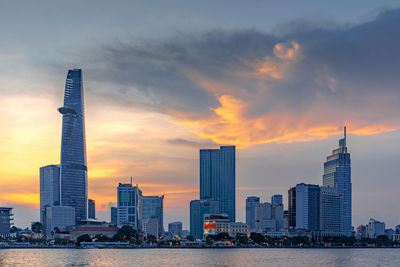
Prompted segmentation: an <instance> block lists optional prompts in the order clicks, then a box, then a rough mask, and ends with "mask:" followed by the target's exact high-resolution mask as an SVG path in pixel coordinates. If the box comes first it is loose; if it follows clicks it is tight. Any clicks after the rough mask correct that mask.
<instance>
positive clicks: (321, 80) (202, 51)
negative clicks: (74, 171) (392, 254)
mask: <svg viewBox="0 0 400 267" xmlns="http://www.w3.org/2000/svg"><path fill="white" fill-rule="evenodd" d="M388 2H390V1H388ZM5 3H7V2H5ZM310 3H313V4H315V2H313V1H311V2H310ZM104 4H105V3H103V2H102V3H101V4H100V5H104ZM6 5H7V6H11V7H12V6H13V5H12V4H6ZM17 5H18V4H16V5H14V6H13V7H14V8H15V7H16V6H17ZM137 5H138V6H140V5H139V4H137ZM309 5H311V4H309ZM388 5H389V6H390V4H388ZM233 6H235V5H233ZM238 6H239V4H237V5H236V8H239V7H238ZM315 6H318V4H315ZM338 6H340V8H339V7H337V8H336V9H339V10H343V9H344V4H338ZM366 6H367V7H369V8H368V10H366V7H364V9H363V10H362V11H358V12H360V13H357V16H358V18H359V17H360V16H361V17H363V19H359V20H357V19H356V20H355V19H354V17H353V18H350V17H349V16H346V15H345V14H344V13H343V14H342V15H340V16H337V17H336V16H335V15H333V17H335V18H337V21H336V22H335V23H331V24H330V23H325V24H324V23H320V22H321V20H315V18H309V17H307V16H308V15H307V14H308V13H307V12H305V11H304V10H303V9H301V10H300V14H301V15H300V18H307V19H308V20H310V21H308V22H307V23H305V22H304V21H303V22H301V21H300V22H299V21H297V22H296V19H298V18H297V17H295V16H294V15H293V14H292V15H291V16H292V17H290V18H283V19H282V20H276V21H275V22H276V23H274V21H270V20H269V19H265V20H262V19H261V16H260V15H258V16H257V15H256V16H255V19H259V20H260V21H258V22H254V21H252V20H251V23H243V24H240V23H241V22H240V21H239V22H234V23H233V22H232V23H221V24H218V23H215V21H213V22H211V23H210V24H208V25H207V26H205V24H202V23H200V22H199V23H198V24H196V23H193V22H192V23H188V25H186V26H184V27H183V28H179V27H178V28H176V27H175V29H172V30H171V29H169V30H168V31H166V32H163V31H162V30H161V29H163V28H162V27H160V25H158V26H157V25H155V24H157V23H155V24H152V25H151V26H149V28H153V29H158V30H159V32H163V33H162V34H161V33H159V32H158V33H157V31H154V32H153V33H148V34H147V35H146V34H145V33H143V32H140V31H135V29H132V32H130V33H131V34H130V35H129V29H128V28H129V27H126V28H123V29H121V30H120V31H113V30H112V29H114V28H112V29H111V30H110V28H107V27H105V28H104V30H103V31H104V32H101V31H100V32H99V31H93V32H91V31H90V29H96V28H95V27H93V26H92V25H91V24H92V23H93V22H95V21H98V18H97V17H96V16H95V14H98V13H99V12H100V13H101V11H94V13H89V15H88V18H92V19H93V21H91V20H89V19H87V20H86V22H87V24H83V26H82V28H79V29H78V30H77V33H71V34H72V36H74V37H79V36H80V35H81V34H82V33H84V32H85V29H86V30H88V31H89V32H91V34H89V35H90V37H89V38H77V39H74V41H67V42H65V43H64V44H60V43H62V42H61V41H66V40H65V39H62V38H61V37H59V38H60V39H59V41H58V42H55V43H54V42H46V40H47V41H51V40H48V39H46V37H44V40H43V41H44V44H43V47H38V44H39V43H37V40H36V39H35V38H32V39H31V40H30V41H29V42H27V44H24V43H21V42H19V43H18V42H17V41H18V39H15V36H14V38H11V37H10V33H6V34H5V36H8V37H9V38H6V40H7V41H6V42H5V43H3V44H0V48H2V51H4V52H1V53H0V59H1V60H0V66H2V67H3V68H2V69H3V70H4V71H3V73H2V74H0V95H1V100H0V110H1V111H2V114H4V119H3V121H2V124H1V126H0V152H1V153H0V154H1V155H2V156H1V157H0V205H7V206H13V207H15V213H16V214H18V213H21V211H26V213H25V214H26V215H27V217H26V220H25V221H23V220H21V221H20V218H18V216H16V218H15V219H16V223H17V225H18V224H23V225H25V226H27V225H29V224H30V222H31V221H38V220H39V218H38V215H39V212H38V205H39V171H38V169H39V167H41V166H45V165H48V164H57V163H58V162H59V160H60V159H59V147H60V140H61V133H60V130H59V129H61V119H60V117H59V114H57V108H58V107H60V106H61V103H62V93H63V86H62V85H63V84H64V79H65V71H66V70H67V69H68V68H73V67H77V68H82V69H83V71H84V72H85V83H84V86H85V102H86V103H85V104H86V105H85V106H86V110H85V112H86V114H85V115H86V127H87V129H86V132H87V134H86V139H87V151H88V166H89V171H88V178H89V198H91V199H94V200H95V201H96V204H97V207H98V209H100V210H99V211H98V210H96V212H97V213H96V215H97V214H98V215H97V216H98V217H99V218H100V219H105V218H108V216H109V215H108V214H109V213H108V212H106V210H107V209H108V208H109V205H108V202H109V201H111V202H114V203H116V193H115V191H116V190H115V188H116V186H117V185H118V183H119V182H122V183H124V182H127V181H128V179H129V177H130V176H133V177H134V183H135V184H136V183H138V184H139V187H140V188H141V189H142V190H143V191H144V192H146V195H163V194H165V217H164V224H165V225H167V223H168V222H171V221H183V223H184V229H188V226H189V224H188V222H189V218H188V214H189V212H188V211H189V207H188V204H189V201H190V200H191V199H198V198H199V195H198V194H199V192H198V179H199V177H198V175H199V169H198V166H197V165H198V149H200V148H216V147H218V146H219V145H236V147H237V149H238V151H237V173H236V177H237V178H236V181H237V186H238V187H237V189H238V190H237V191H238V192H237V197H236V203H237V206H236V210H237V220H238V221H244V206H245V197H246V196H250V195H255V196H260V197H261V199H262V201H264V200H265V198H266V197H267V196H269V195H272V194H283V195H284V204H285V207H286V208H287V190H288V189H289V187H291V186H294V185H296V184H297V183H299V182H305V183H310V184H321V179H322V173H323V162H324V160H325V157H326V155H328V154H329V153H330V152H331V150H332V149H333V148H334V147H335V146H336V143H337V138H338V136H340V135H341V131H342V130H341V129H342V127H343V126H344V125H347V126H348V140H349V142H348V143H349V149H350V151H351V152H352V160H353V162H352V171H353V173H352V180H353V198H354V199H353V218H354V223H353V225H354V226H358V225H359V224H364V223H365V222H366V221H367V220H368V219H369V218H370V217H374V218H376V219H378V220H383V221H385V222H386V223H387V225H388V226H389V227H392V226H394V225H397V224H398V221H399V219H400V218H399V217H398V216H396V208H395V207H394V206H395V205H393V204H392V203H396V202H397V201H398V200H400V197H399V196H397V194H396V191H395V188H397V186H399V181H398V179H397V178H398V174H397V173H396V166H397V161H396V159H398V157H399V156H400V154H399V153H400V152H399V151H400V149H399V148H400V144H399V143H400V142H398V140H399V137H400V132H399V125H400V121H399V118H398V115H396V114H399V106H398V103H399V99H400V94H399V89H398V84H399V78H397V77H396V76H397V73H396V70H397V69H398V67H399V65H398V64H399V63H398V62H400V61H399V60H398V59H399V58H400V48H399V47H398V46H397V47H396V44H398V43H399V40H398V37H397V36H400V35H399V34H398V33H399V29H398V27H396V23H397V22H400V10H399V9H390V8H387V9H380V6H374V4H372V3H371V2H367V4H366ZM52 7H53V8H54V6H52V5H51V4H49V6H47V7H46V8H52ZM85 8H86V7H85V5H84V6H83V7H82V10H83V11H85ZM116 8H118V5H117V7H116ZM140 8H144V7H138V9H139V10H140ZM147 8H148V7H147ZM182 8H183V9H185V8H184V7H182ZM276 8H277V9H279V5H278V6H277V7H276ZM336 9H334V10H333V11H332V12H333V13H335V12H336V13H340V12H339V11H337V10H336ZM350 9H352V7H350ZM377 9H378V11H376V10H377ZM272 10H273V8H272ZM352 10H353V12H354V9H352ZM382 10H383V11H382ZM218 11H219V12H222V8H221V7H220V8H219V9H218V8H215V12H218ZM36 12H38V11H36ZM79 12H80V11H79ZM235 12H236V11H235ZM235 12H234V11H233V10H230V11H229V12H228V14H234V13H235ZM270 12H272V11H270ZM167 13H168V12H167ZM289 13H290V12H289ZM336 13H335V14H336ZM55 14H57V11H56V12H55ZM371 14H372V15H371ZM0 15H3V14H2V12H1V11H0ZM296 16H298V15H296ZM321 16H322V17H324V16H326V17H327V18H328V19H327V21H329V17H332V16H329V15H327V14H326V12H325V13H324V12H322V13H321ZM0 17H1V18H0V22H2V24H4V23H7V22H8V23H11V22H13V20H11V19H10V18H9V16H0ZM198 17H201V12H200V13H199V16H198ZM227 17H229V16H225V19H226V18H227ZM266 17H268V16H266ZM203 18H204V17H203ZM82 19H83V18H82V17H79V14H78V21H79V20H82ZM3 20H4V21H3ZM221 20H223V19H221ZM62 21H63V18H60V20H56V21H55V23H54V26H48V27H50V28H51V27H56V25H59V24H58V23H59V22H62ZM166 21H167V22H168V19H166ZM200 21H203V22H204V21H205V20H200ZM226 21H228V20H226ZM263 21H264V22H265V24H266V25H268V26H266V28H262V27H261V26H260V25H261V24H262V22H263ZM3 22H4V23H3ZM41 23H43V21H41V20H40V19H38V20H33V24H34V25H37V24H41ZM75 23H76V22H72V24H75ZM170 23H171V24H176V25H178V24H179V23H177V22H176V21H175V22H171V21H170ZM282 23H283V24H285V23H286V25H285V27H286V30H285V27H282V25H279V24H282ZM127 24H128V23H127ZM167 24H168V23H167ZM171 24H169V25H171ZM195 24H196V25H195ZM250 24H252V25H250ZM10 25H15V26H14V27H15V29H20V28H19V26H18V24H17V23H13V24H10ZM249 25H250V26H249ZM290 25H291V26H290ZM304 25H307V27H303V26H304ZM278 26H279V27H280V28H279V27H278ZM86 27H87V28H86ZM91 27H92V28H91ZM301 27H302V29H300V28H301ZM172 28H173V27H172ZM249 28H250V30H249ZM382 29H386V31H383V32H382ZM175 30H178V32H176V31H175ZM192 30H193V31H192ZM0 31H2V30H0ZM63 31H64V33H66V32H65V31H67V30H59V31H57V36H58V35H62V33H63ZM68 31H69V30H68ZM33 32H35V31H33ZM27 36H30V35H27ZM353 36H354V37H353ZM96 37H97V38H98V39H97V40H95V41H94V40H93V39H96ZM72 39H73V38H72ZM99 39H100V40H99ZM116 39H117V40H116ZM79 40H81V41H79ZM327 40H328V41H327ZM375 40H379V41H375ZM15 42H17V43H18V45H16V46H15ZM49 47H52V48H50V49H49V52H48V53H39V54H42V55H43V57H40V56H38V54H37V53H38V52H43V50H42V49H46V48H49ZM89 48H90V51H89ZM349 48H351V49H349ZM377 89H378V90H377ZM27 133H29V134H27ZM160 133H162V134H160ZM371 163H373V164H371ZM124 179H125V180H124ZM20 184H24V187H21V186H20ZM376 188H379V189H380V190H378V191H377V190H376ZM388 196H390V197H388ZM19 205H22V206H24V207H20V206H19ZM391 205H392V207H391ZM26 207H34V208H35V209H36V210H34V211H29V210H28V209H27V208H26ZM382 207H384V208H382ZM105 214H107V215H106V216H107V217H106V216H105ZM31 218H32V219H33V218H36V219H34V220H32V219H31Z"/></svg>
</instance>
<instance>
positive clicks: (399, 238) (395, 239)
mask: <svg viewBox="0 0 400 267" xmlns="http://www.w3.org/2000/svg"><path fill="white" fill-rule="evenodd" d="M392 240H393V242H400V234H393V235H392Z"/></svg>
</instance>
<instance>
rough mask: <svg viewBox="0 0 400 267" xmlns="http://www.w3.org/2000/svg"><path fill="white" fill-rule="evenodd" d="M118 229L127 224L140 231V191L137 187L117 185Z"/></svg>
mask: <svg viewBox="0 0 400 267" xmlns="http://www.w3.org/2000/svg"><path fill="white" fill-rule="evenodd" d="M117 194H118V195H117V198H118V203H117V204H118V215H117V224H118V226H119V227H121V226H123V225H125V224H127V225H131V226H132V227H133V228H134V229H136V230H142V191H141V190H140V189H139V187H138V186H132V184H121V183H119V185H118V189H117Z"/></svg>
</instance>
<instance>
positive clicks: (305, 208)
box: [296, 183, 320, 231]
mask: <svg viewBox="0 0 400 267" xmlns="http://www.w3.org/2000/svg"><path fill="white" fill-rule="evenodd" d="M319 194H320V193H319V186H318V185H311V184H304V183H301V184H298V185H296V229H303V230H308V231H319V212H320V210H319V202H320V199H319Z"/></svg>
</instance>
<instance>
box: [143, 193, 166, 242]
mask: <svg viewBox="0 0 400 267" xmlns="http://www.w3.org/2000/svg"><path fill="white" fill-rule="evenodd" d="M142 215H143V221H147V220H150V219H151V218H154V217H156V218H158V224H157V225H158V235H161V234H163V233H164V227H163V226H164V196H161V197H159V196H143V197H142ZM158 235H156V236H158Z"/></svg>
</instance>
